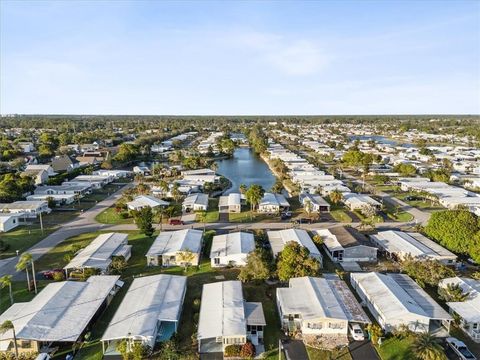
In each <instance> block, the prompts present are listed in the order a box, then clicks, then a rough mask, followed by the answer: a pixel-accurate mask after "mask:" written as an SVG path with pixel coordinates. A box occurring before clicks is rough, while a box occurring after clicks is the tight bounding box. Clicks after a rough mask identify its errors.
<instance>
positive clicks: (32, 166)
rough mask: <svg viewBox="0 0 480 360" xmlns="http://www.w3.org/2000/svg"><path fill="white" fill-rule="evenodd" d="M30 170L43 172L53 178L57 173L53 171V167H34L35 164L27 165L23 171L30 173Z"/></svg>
mask: <svg viewBox="0 0 480 360" xmlns="http://www.w3.org/2000/svg"><path fill="white" fill-rule="evenodd" d="M30 170H44V171H46V172H47V174H48V176H49V177H51V176H55V175H57V173H56V172H55V170H53V167H52V166H51V165H36V164H31V165H27V167H26V168H25V171H30Z"/></svg>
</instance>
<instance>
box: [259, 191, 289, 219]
mask: <svg viewBox="0 0 480 360" xmlns="http://www.w3.org/2000/svg"><path fill="white" fill-rule="evenodd" d="M289 208H290V204H289V203H288V201H287V199H285V196H283V195H282V194H273V193H265V194H264V195H263V198H262V200H261V201H260V204H258V212H261V213H269V214H278V213H279V212H281V211H286V210H288V209H289Z"/></svg>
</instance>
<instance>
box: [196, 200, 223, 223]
mask: <svg viewBox="0 0 480 360" xmlns="http://www.w3.org/2000/svg"><path fill="white" fill-rule="evenodd" d="M196 220H197V221H198V222H206V223H212V222H217V221H218V198H210V199H208V210H207V212H206V214H205V218H203V213H202V212H201V211H200V212H198V213H197V217H196Z"/></svg>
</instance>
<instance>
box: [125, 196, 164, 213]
mask: <svg viewBox="0 0 480 360" xmlns="http://www.w3.org/2000/svg"><path fill="white" fill-rule="evenodd" d="M169 204H170V203H169V202H167V201H163V200H162V199H159V198H157V197H155V196H151V195H139V196H137V197H136V198H135V199H133V200H132V201H130V202H128V203H127V208H128V209H129V210H140V209H142V208H144V207H151V208H152V209H155V208H158V207H165V206H168V205H169Z"/></svg>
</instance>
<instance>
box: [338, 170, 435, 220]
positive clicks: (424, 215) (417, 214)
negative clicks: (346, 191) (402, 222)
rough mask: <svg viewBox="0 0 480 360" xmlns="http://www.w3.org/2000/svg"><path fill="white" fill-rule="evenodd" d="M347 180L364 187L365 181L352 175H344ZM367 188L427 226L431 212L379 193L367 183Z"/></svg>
mask: <svg viewBox="0 0 480 360" xmlns="http://www.w3.org/2000/svg"><path fill="white" fill-rule="evenodd" d="M343 175H344V177H345V178H347V179H349V180H351V181H353V182H355V183H358V184H362V185H363V181H361V180H358V179H357V178H356V177H354V176H352V175H349V174H343ZM365 188H366V189H367V190H369V191H374V190H375V192H374V193H375V195H376V196H378V197H380V198H381V199H382V201H384V202H386V203H389V204H390V205H392V206H399V207H400V209H402V210H403V211H406V212H408V213H409V214H410V215H412V216H413V217H414V219H415V221H416V222H417V223H419V224H422V225H425V224H426V223H427V222H428V220H429V219H430V215H431V214H430V213H429V212H426V211H422V210H420V209H417V208H415V207H413V206H411V205H409V204H407V203H406V202H404V201H402V200H400V199H397V198H396V197H393V196H391V195H389V194H387V193H385V192H383V191H378V190H377V189H375V188H374V187H373V186H372V185H370V184H367V183H365Z"/></svg>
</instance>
